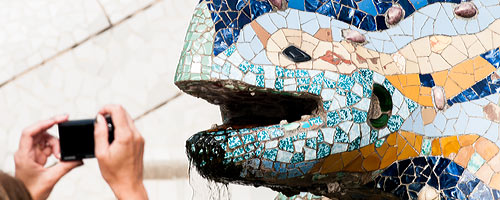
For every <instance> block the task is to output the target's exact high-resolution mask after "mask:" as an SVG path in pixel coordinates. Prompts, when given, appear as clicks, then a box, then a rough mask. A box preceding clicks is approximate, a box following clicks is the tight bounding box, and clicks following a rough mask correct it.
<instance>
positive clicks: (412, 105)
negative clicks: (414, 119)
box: [405, 97, 418, 113]
mask: <svg viewBox="0 0 500 200" xmlns="http://www.w3.org/2000/svg"><path fill="white" fill-rule="evenodd" d="M405 101H406V104H407V105H408V110H409V111H410V113H411V112H413V111H414V110H415V109H417V108H418V104H417V102H415V101H413V100H411V99H409V98H406V97H405Z"/></svg>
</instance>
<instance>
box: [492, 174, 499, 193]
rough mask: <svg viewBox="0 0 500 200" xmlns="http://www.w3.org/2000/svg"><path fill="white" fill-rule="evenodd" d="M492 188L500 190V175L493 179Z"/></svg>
mask: <svg viewBox="0 0 500 200" xmlns="http://www.w3.org/2000/svg"><path fill="white" fill-rule="evenodd" d="M490 187H492V188H494V189H497V190H500V173H495V174H493V176H492V177H491V180H490Z"/></svg>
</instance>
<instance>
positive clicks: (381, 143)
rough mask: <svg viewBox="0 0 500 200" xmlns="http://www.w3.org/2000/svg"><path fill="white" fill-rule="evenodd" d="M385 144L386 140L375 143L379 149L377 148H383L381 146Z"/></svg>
mask: <svg viewBox="0 0 500 200" xmlns="http://www.w3.org/2000/svg"><path fill="white" fill-rule="evenodd" d="M384 142H385V138H382V139H380V140H377V141H376V142H375V147H377V148H379V147H381V146H382V145H383V144H384Z"/></svg>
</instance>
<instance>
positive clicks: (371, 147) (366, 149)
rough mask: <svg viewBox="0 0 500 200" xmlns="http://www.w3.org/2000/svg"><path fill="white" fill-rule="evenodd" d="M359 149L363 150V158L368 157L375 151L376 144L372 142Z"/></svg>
mask: <svg viewBox="0 0 500 200" xmlns="http://www.w3.org/2000/svg"><path fill="white" fill-rule="evenodd" d="M359 150H360V151H361V155H363V158H366V157H367V156H369V155H370V154H372V153H373V152H375V144H370V145H368V146H365V147H363V148H360V149H359Z"/></svg>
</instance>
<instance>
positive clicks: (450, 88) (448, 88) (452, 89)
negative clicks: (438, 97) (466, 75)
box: [443, 78, 462, 99]
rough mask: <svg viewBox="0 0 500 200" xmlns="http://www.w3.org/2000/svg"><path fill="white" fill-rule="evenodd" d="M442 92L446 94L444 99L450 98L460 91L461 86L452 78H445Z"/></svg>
mask: <svg viewBox="0 0 500 200" xmlns="http://www.w3.org/2000/svg"><path fill="white" fill-rule="evenodd" d="M443 88H444V93H445V94H446V99H450V98H452V97H454V96H456V95H457V94H458V93H460V92H462V88H460V87H459V86H458V85H457V83H455V81H454V80H452V79H450V78H449V79H447V80H446V83H445V84H444V87H443Z"/></svg>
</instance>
